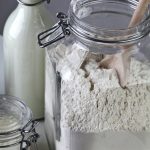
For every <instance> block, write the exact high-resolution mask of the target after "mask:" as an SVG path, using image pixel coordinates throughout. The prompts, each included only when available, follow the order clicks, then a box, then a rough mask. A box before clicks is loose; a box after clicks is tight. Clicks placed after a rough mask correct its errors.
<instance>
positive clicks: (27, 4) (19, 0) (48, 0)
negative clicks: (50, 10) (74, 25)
mask: <svg viewBox="0 0 150 150" xmlns="http://www.w3.org/2000/svg"><path fill="white" fill-rule="evenodd" d="M17 1H18V3H20V4H22V5H25V6H35V5H39V4H41V3H43V2H45V1H46V2H47V3H48V4H49V3H50V2H51V0H41V1H39V2H37V3H33V4H29V3H25V2H23V0H17Z"/></svg>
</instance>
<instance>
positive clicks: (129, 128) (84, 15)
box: [38, 0, 150, 150]
mask: <svg viewBox="0 0 150 150" xmlns="http://www.w3.org/2000/svg"><path fill="white" fill-rule="evenodd" d="M137 4H138V1H136V0H72V1H71V5H70V9H69V12H68V15H65V14H63V13H58V14H57V17H58V18H59V19H60V21H59V22H58V23H57V24H56V25H55V26H54V27H53V28H51V29H50V30H48V31H46V32H43V33H41V34H39V37H38V38H39V44H40V46H41V47H46V46H47V54H46V68H47V69H46V102H45V103H46V105H45V108H46V111H45V118H46V123H45V126H46V131H47V135H48V139H49V142H50V144H51V145H52V147H55V148H56V150H100V149H101V150H148V149H150V144H149V143H150V102H149V99H150V80H149V76H150V67H149V66H148V64H149V60H150V51H149V49H150V45H149V41H150V37H149V33H150V8H149V7H148V9H147V11H146V12H145V15H144V17H143V18H142V20H141V22H140V23H139V24H138V25H135V26H134V27H131V28H128V25H129V22H130V20H131V17H132V14H133V12H134V11H135V9H136V6H137ZM123 48H130V50H131V53H130V55H131V56H132V57H131V63H130V74H129V75H128V77H127V82H128V83H127V88H125V89H123V88H122V87H121V86H120V84H119V79H118V76H117V73H116V71H115V70H114V69H107V68H102V67H100V65H99V64H100V62H101V61H102V60H103V58H104V57H105V55H110V54H111V55H112V54H116V53H119V52H122V50H123ZM144 62H146V64H145V63H144ZM54 129H55V130H54ZM52 131H55V132H52ZM53 145H55V146H53Z"/></svg>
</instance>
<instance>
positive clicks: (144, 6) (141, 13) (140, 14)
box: [128, 0, 150, 28]
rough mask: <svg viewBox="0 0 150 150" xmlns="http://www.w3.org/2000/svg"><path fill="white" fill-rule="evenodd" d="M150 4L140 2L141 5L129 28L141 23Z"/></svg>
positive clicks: (143, 0) (145, 1) (141, 0)
mask: <svg viewBox="0 0 150 150" xmlns="http://www.w3.org/2000/svg"><path fill="white" fill-rule="evenodd" d="M149 2H150V0H140V1H139V4H138V6H137V8H136V10H135V11H134V14H133V16H132V19H131V21H130V24H129V26H128V27H129V28H131V27H133V26H135V25H137V24H138V23H139V22H140V21H141V19H142V18H143V16H144V14H145V12H146V9H147V7H148V4H149Z"/></svg>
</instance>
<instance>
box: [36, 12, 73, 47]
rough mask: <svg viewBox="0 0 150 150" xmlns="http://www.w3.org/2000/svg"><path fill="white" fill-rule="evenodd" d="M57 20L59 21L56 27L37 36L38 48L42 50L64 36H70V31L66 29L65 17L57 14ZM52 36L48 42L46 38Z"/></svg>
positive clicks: (66, 21)
mask: <svg viewBox="0 0 150 150" xmlns="http://www.w3.org/2000/svg"><path fill="white" fill-rule="evenodd" d="M57 18H58V19H59V20H60V21H59V22H58V23H57V24H56V25H54V26H53V27H52V28H50V29H49V30H46V31H44V32H42V33H40V34H39V35H38V43H39V46H40V47H42V48H44V47H47V46H48V45H51V44H53V43H55V42H56V41H58V40H61V39H63V38H64V37H65V36H68V35H70V30H69V29H68V17H67V15H66V14H64V13H62V12H60V13H58V14H57ZM53 34H54V35H53ZM55 34H56V35H55ZM52 36H54V37H53V38H51V39H50V40H49V39H47V38H48V37H49V38H50V37H52ZM46 40H47V41H46Z"/></svg>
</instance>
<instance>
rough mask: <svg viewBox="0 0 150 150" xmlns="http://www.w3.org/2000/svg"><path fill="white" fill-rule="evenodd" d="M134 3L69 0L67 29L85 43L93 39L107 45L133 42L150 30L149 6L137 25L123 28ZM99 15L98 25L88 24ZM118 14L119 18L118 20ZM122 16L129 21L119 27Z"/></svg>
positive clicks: (117, 0)
mask: <svg viewBox="0 0 150 150" xmlns="http://www.w3.org/2000/svg"><path fill="white" fill-rule="evenodd" d="M137 4H138V2H137V1H136V0H124V1H121V0H92V1H91V0H82V1H78V0H77V1H72V4H71V6H70V9H69V26H70V29H71V31H72V33H73V34H74V35H75V36H76V37H77V38H79V39H80V40H82V41H83V42H84V43H85V42H87V43H88V42H90V43H91V42H93V43H96V44H98V43H99V44H107V45H114V44H120V45H125V44H132V43H135V42H137V41H139V40H140V39H142V38H144V37H145V36H146V35H147V34H148V33H149V32H150V15H149V14H150V13H149V10H150V9H148V10H147V11H146V13H145V16H144V18H143V19H142V21H141V22H140V23H139V24H138V25H136V26H135V27H132V28H127V27H126V26H128V24H129V21H130V19H131V17H132V14H133V12H134V11H135V9H136V6H137ZM98 14H100V15H98ZM94 17H95V19H94ZM98 17H99V24H100V26H99V24H98V25H95V24H93V23H91V22H94V23H95V22H97V20H98ZM109 17H110V18H111V19H110V20H109ZM119 17H120V20H119V19H118V20H117V18H119ZM122 18H124V20H122ZM125 19H126V20H127V21H126V22H128V23H126V22H125V24H126V26H125V27H124V26H122V25H120V26H119V25H118V24H119V23H120V24H121V22H122V21H125ZM115 21H116V22H115ZM112 22H114V24H112ZM111 24H112V26H111Z"/></svg>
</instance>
